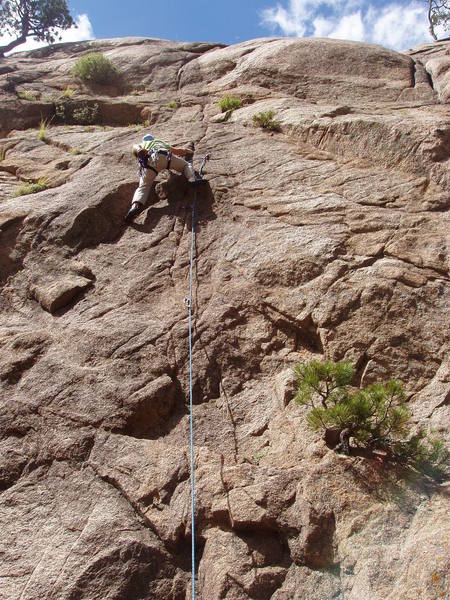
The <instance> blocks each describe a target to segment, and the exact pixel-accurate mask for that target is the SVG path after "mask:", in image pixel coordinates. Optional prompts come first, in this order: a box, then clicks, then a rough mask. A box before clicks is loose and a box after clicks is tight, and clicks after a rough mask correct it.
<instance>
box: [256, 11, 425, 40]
mask: <svg viewBox="0 0 450 600" xmlns="http://www.w3.org/2000/svg"><path fill="white" fill-rule="evenodd" d="M261 16H262V21H263V23H264V24H266V25H269V26H270V27H272V28H273V29H274V30H281V32H282V33H283V34H284V35H297V36H299V37H303V36H313V37H332V38H338V39H348V40H358V41H365V42H374V43H376V44H381V45H383V46H387V47H389V48H394V49H396V50H405V49H407V48H411V47H413V46H415V45H417V44H420V43H425V42H431V37H430V34H429V32H428V19H427V12H426V5H425V3H424V2H420V1H419V0H413V1H412V2H410V1H409V0H397V1H396V2H395V1H394V2H391V3H390V4H387V5H384V6H382V7H381V6H380V5H379V4H378V3H377V2H376V0H287V1H286V3H284V4H283V3H281V4H280V3H277V4H276V5H275V6H274V7H272V8H267V9H266V10H264V11H263V13H262V15H261Z"/></svg>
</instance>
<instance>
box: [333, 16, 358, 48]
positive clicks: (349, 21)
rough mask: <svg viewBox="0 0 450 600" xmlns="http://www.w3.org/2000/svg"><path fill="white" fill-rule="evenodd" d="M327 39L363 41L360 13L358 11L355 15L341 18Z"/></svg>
mask: <svg viewBox="0 0 450 600" xmlns="http://www.w3.org/2000/svg"><path fill="white" fill-rule="evenodd" d="M328 37H332V38H336V39H339V40H357V41H358V42H361V41H363V40H364V38H365V27H364V23H363V21H362V18H361V13H360V12H359V11H358V12H357V13H353V14H351V15H345V16H343V17H342V18H341V19H340V20H339V22H338V23H337V26H336V27H335V28H334V29H333V31H331V33H330V34H329V35H328Z"/></svg>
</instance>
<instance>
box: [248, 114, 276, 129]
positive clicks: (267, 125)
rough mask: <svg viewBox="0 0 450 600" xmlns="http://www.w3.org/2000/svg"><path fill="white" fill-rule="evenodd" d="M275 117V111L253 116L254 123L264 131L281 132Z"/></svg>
mask: <svg viewBox="0 0 450 600" xmlns="http://www.w3.org/2000/svg"><path fill="white" fill-rule="evenodd" d="M274 116H275V113H274V111H273V110H268V111H266V112H259V113H257V114H256V115H253V123H254V124H255V125H256V126H258V127H261V128H262V129H268V130H269V131H280V130H281V125H280V123H279V122H278V121H275V120H274Z"/></svg>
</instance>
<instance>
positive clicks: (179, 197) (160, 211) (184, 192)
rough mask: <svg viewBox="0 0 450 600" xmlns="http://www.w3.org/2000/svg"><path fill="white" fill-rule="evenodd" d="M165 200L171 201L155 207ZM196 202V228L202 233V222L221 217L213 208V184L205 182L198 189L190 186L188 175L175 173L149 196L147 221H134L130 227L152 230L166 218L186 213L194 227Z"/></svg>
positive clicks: (188, 220)
mask: <svg viewBox="0 0 450 600" xmlns="http://www.w3.org/2000/svg"><path fill="white" fill-rule="evenodd" d="M180 180H182V181H180ZM158 188H159V189H158ZM161 200H167V204H166V205H164V206H154V204H156V203H158V202H160V201H161ZM194 201H195V222H196V225H195V231H196V232H198V231H199V230H200V229H201V225H202V223H206V222H208V221H213V220H215V219H216V218H217V215H216V213H215V212H214V210H213V202H214V195H213V192H212V190H211V188H210V186H209V183H205V184H203V185H202V186H201V187H200V186H199V187H198V188H196V189H195V188H190V187H189V186H188V183H187V182H186V180H185V179H184V177H182V176H177V175H173V176H171V177H170V178H169V179H168V180H167V182H161V183H158V184H156V186H155V187H154V188H153V189H152V191H151V193H150V198H149V204H150V206H149V207H148V208H146V209H145V210H144V212H145V211H146V213H147V214H146V215H145V221H144V222H143V223H131V224H130V227H132V228H133V229H135V230H136V231H140V232H141V233H152V232H153V230H154V229H155V227H156V225H157V224H158V223H159V221H160V219H161V218H162V217H164V216H169V217H180V216H182V215H183V214H184V218H185V220H186V224H187V226H188V227H189V228H190V227H191V214H192V205H193V202H194Z"/></svg>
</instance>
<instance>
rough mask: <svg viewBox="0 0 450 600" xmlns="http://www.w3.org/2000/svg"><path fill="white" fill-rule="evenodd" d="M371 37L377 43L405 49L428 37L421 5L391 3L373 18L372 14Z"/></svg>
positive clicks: (424, 14) (424, 13) (426, 23)
mask: <svg viewBox="0 0 450 600" xmlns="http://www.w3.org/2000/svg"><path fill="white" fill-rule="evenodd" d="M372 19H373V21H372V27H371V37H372V40H373V41H374V42H376V43H377V44H382V45H383V46H388V47H390V48H400V49H405V48H408V47H411V46H415V45H417V44H420V43H423V42H424V41H426V40H427V38H428V39H429V41H431V39H430V37H429V33H428V20H427V18H426V12H425V10H424V9H423V7H422V6H419V5H418V4H412V5H410V6H401V5H398V4H397V5H395V4H393V5H391V6H389V7H386V8H385V9H383V10H382V11H381V12H379V13H378V14H375V18H373V16H372Z"/></svg>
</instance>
